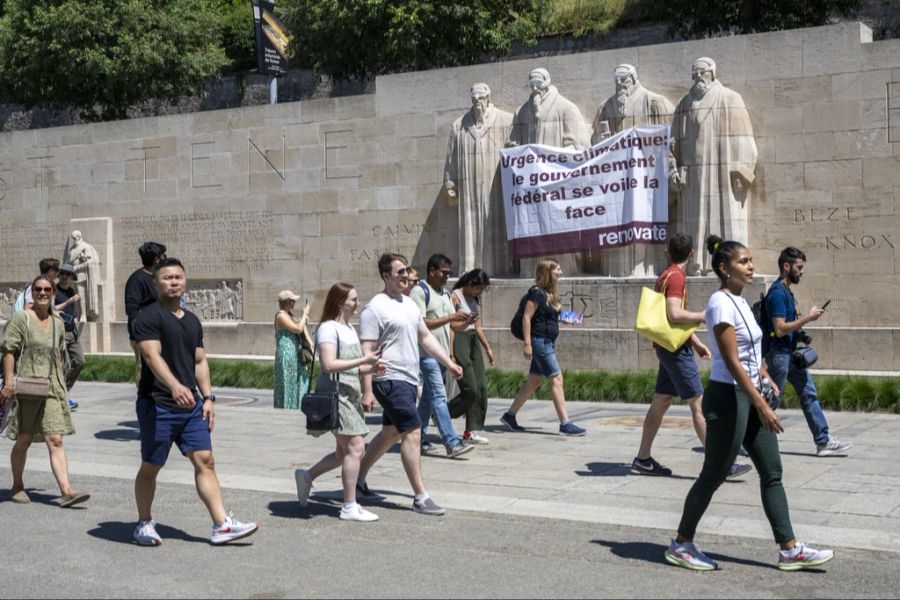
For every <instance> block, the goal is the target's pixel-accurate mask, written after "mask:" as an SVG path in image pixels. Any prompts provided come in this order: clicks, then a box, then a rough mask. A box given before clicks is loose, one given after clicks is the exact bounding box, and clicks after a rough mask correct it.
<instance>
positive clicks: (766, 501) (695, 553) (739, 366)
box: [665, 236, 834, 571]
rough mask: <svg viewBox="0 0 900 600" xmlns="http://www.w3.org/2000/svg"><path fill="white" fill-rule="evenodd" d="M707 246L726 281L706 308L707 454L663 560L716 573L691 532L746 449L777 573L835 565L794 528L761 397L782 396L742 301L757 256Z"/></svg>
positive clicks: (777, 427) (771, 419)
mask: <svg viewBox="0 0 900 600" xmlns="http://www.w3.org/2000/svg"><path fill="white" fill-rule="evenodd" d="M706 244H707V247H708V249H709V253H710V254H711V255H712V265H713V270H714V271H715V273H716V275H717V276H718V277H719V279H720V280H721V282H722V285H721V288H720V289H719V290H718V291H717V292H715V293H713V295H712V296H710V298H709V302H708V303H707V305H706V328H707V330H708V331H709V337H710V342H711V343H710V344H709V348H710V351H711V353H712V361H713V365H712V373H711V374H710V378H709V385H708V386H707V388H706V390H705V391H704V394H703V416H704V417H705V418H706V454H705V455H704V460H703V469H702V471H701V472H700V476H699V477H698V478H697V481H696V482H695V483H694V485H693V486H692V487H691V490H690V491H689V492H688V495H687V498H686V499H685V501H684V512H683V514H682V517H681V523H680V524H679V526H678V535H677V537H676V538H675V539H674V540H672V544H671V545H670V546H669V548H668V549H667V550H666V552H665V558H666V560H667V561H668V562H670V563H672V564H674V565H677V566H680V567H684V568H687V569H694V570H698V571H711V570H714V569H717V568H718V567H719V565H718V563H716V561H714V560H713V559H711V558H710V557H708V556H706V555H705V554H704V553H703V552H702V551H701V550H700V548H698V547H697V545H696V544H694V541H693V540H694V533H695V532H696V530H697V525H698V523H699V522H700V519H701V518H702V517H703V513H704V512H706V508H707V507H708V506H709V503H710V502H711V501H712V497H713V494H714V493H715V492H716V490H717V489H718V488H719V486H720V485H721V484H722V482H723V481H725V478H726V477H727V476H728V471H729V469H730V468H731V465H732V464H734V460H735V458H736V457H737V455H738V451H739V450H740V448H741V446H743V447H744V449H745V450H746V451H747V453H748V454H749V455H750V458H751V460H753V464H754V466H756V471H757V473H759V486H760V492H761V495H762V503H763V508H764V509H765V513H766V517H767V518H768V520H769V525H770V526H771V528H772V534H773V535H774V537H775V542H776V543H777V544H778V545H779V547H780V551H779V553H778V568H779V569H781V570H784V571H795V570H799V569H808V568H810V567H816V566H819V565H822V564H825V563H826V562H828V561H830V560H831V559H832V558H834V552H833V551H831V550H816V549H814V548H810V547H809V546H807V545H805V544H803V543H800V542H798V541H797V540H796V538H795V537H794V531H793V528H792V527H791V517H790V513H789V512H788V502H787V495H786V494H785V491H784V485H783V484H782V481H781V473H782V468H781V455H780V454H779V450H778V437H777V434H779V433H781V432H783V431H784V427H782V425H781V420H780V419H779V418H778V415H777V414H776V413H775V411H774V410H772V408H771V406H770V405H769V402H768V401H767V399H766V398H765V397H764V396H763V393H764V391H765V392H774V393H775V394H776V395H777V394H778V390H777V389H776V388H775V386H774V384H772V383H771V380H770V379H769V374H768V372H767V371H766V366H765V364H764V363H763V362H762V361H761V358H762V357H761V351H762V348H761V341H762V330H761V329H760V328H759V325H757V323H756V320H755V319H754V318H753V310H752V309H751V308H750V305H749V304H748V303H747V300H746V299H744V297H743V296H742V295H741V294H742V292H743V290H744V287H745V286H747V285H750V284H751V283H753V257H752V255H751V254H750V250H748V249H747V248H746V247H745V246H744V245H743V244H741V243H739V242H732V241H729V242H723V241H722V240H721V239H720V238H718V237H716V236H710V237H709V238H708V239H707V241H706Z"/></svg>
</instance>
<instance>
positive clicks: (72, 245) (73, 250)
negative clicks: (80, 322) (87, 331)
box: [66, 230, 100, 321]
mask: <svg viewBox="0 0 900 600" xmlns="http://www.w3.org/2000/svg"><path fill="white" fill-rule="evenodd" d="M66 262H67V263H69V264H71V265H72V266H73V267H75V273H76V274H77V275H78V280H77V281H76V285H77V286H78V293H79V294H81V302H82V314H83V315H85V318H86V319H87V320H88V321H97V320H99V319H100V255H99V254H97V250H96V249H95V248H94V247H93V246H91V245H90V244H88V243H87V242H85V241H84V240H83V239H82V237H81V232H80V231H78V230H75V231H73V232H72V235H71V236H70V238H69V254H68V256H67V257H66Z"/></svg>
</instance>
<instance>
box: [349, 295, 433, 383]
mask: <svg viewBox="0 0 900 600" xmlns="http://www.w3.org/2000/svg"><path fill="white" fill-rule="evenodd" d="M420 326H421V327H424V326H425V321H424V319H422V313H420V312H419V307H417V306H416V303H415V302H413V301H412V300H410V299H409V296H404V295H400V296H397V297H392V296H388V295H387V294H385V293H384V292H381V293H379V294H376V295H375V297H374V298H372V300H370V301H369V303H368V304H366V306H365V308H363V310H362V312H361V313H360V315H359V339H361V340H375V341H377V347H378V348H380V349H381V361H380V362H382V363H384V365H385V366H386V367H387V370H386V371H385V372H384V373H380V374H379V373H376V374H375V375H373V376H372V379H373V380H374V381H388V380H393V381H396V380H400V381H405V382H407V383H411V384H412V385H419V327H420Z"/></svg>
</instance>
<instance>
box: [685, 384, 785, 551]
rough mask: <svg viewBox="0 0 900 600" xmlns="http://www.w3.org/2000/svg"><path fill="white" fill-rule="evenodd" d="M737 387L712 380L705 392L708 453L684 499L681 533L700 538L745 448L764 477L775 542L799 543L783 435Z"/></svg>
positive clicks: (762, 491) (761, 481) (763, 491)
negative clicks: (784, 479)
mask: <svg viewBox="0 0 900 600" xmlns="http://www.w3.org/2000/svg"><path fill="white" fill-rule="evenodd" d="M736 387H737V386H735V385H733V384H727V383H720V382H718V381H710V382H709V385H708V386H707V388H706V391H705V393H704V394H703V416H704V417H706V455H705V458H704V459H703V470H702V471H700V476H699V477H698V478H697V481H695V482H694V485H693V486H692V487H691V491H689V492H688V495H687V498H685V500H684V513H683V514H682V516H681V524H679V525H678V534H679V535H681V536H683V537H684V538H685V539H688V540H692V539H694V534H695V533H696V531H697V524H698V523H699V522H700V519H701V517H703V513H704V512H706V508H707V507H708V506H709V503H710V501H711V500H712V497H713V494H714V493H715V492H716V490H717V489H719V486H720V485H722V482H723V481H725V477H726V476H727V475H728V471H729V469H731V465H733V464H734V459H735V458H737V455H738V451H739V450H740V448H741V445H742V444H743V446H744V448H745V449H746V450H747V453H748V454H749V455H750V459H751V460H752V461H753V465H754V466H755V467H756V471H757V473H759V489H760V494H761V495H762V504H763V509H764V510H765V511H766V517H767V518H768V519H769V525H770V526H771V527H772V533H773V535H774V536H775V541H776V542H778V543H779V544H783V543H784V542H787V541H789V540H792V539H794V531H793V529H792V528H791V516H790V512H789V511H788V502H787V495H786V494H785V493H784V486H783V485H782V483H781V455H780V454H779V453H778V437H777V436H776V435H775V433H773V432H771V431H766V430H765V428H764V427H763V426H762V423H761V422H760V420H759V413H757V412H756V409H755V408H753V406H752V404H751V403H750V399H749V398H748V397H747V395H746V394H744V392H743V391H742V390H738V389H736Z"/></svg>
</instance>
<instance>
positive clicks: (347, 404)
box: [294, 283, 383, 521]
mask: <svg viewBox="0 0 900 600" xmlns="http://www.w3.org/2000/svg"><path fill="white" fill-rule="evenodd" d="M358 307H359V296H358V295H357V293H356V290H355V289H353V286H352V285H350V284H349V283H336V284H334V285H333V286H331V289H330V290H329V291H328V297H327V298H326V299H325V308H324V309H323V310H322V319H321V320H320V322H319V327H318V328H317V329H316V344H317V345H318V350H319V357H320V360H321V364H322V371H321V373H320V374H319V379H318V381H317V382H316V392H325V391H329V390H333V389H335V387H337V390H338V398H339V404H338V413H339V415H340V418H339V423H340V428H339V429H336V430H334V431H332V432H331V433H333V434H334V437H335V438H336V440H337V446H336V447H335V451H334V452H332V453H331V454H328V455H327V456H325V457H324V458H322V460H320V461H319V462H318V463H316V464H315V465H314V466H312V467H311V468H310V469H308V470H307V469H297V470H296V471H295V472H294V480H295V481H296V483H297V499H298V500H299V501H300V506H306V504H307V502H308V500H309V492H310V490H311V489H312V482H313V480H314V479H315V478H316V477H319V476H320V475H323V474H324V473H327V472H328V471H331V470H333V469H336V468H338V467H341V481H342V482H343V486H344V505H343V507H342V508H341V515H340V518H341V519H342V520H344V521H377V520H378V517H377V516H376V515H375V514H373V513H371V512H369V511H367V510H366V509H364V508H363V507H361V506H360V505H359V504H358V503H357V502H356V479H357V476H358V475H359V465H360V461H361V460H362V456H363V453H364V452H365V449H366V445H365V442H364V441H363V438H364V437H365V436H367V435H368V434H369V428H368V427H367V426H366V419H365V417H364V416H363V405H362V390H361V388H360V383H359V376H360V374H361V373H362V374H365V373H368V372H371V371H372V370H373V369H374V370H375V371H380V370H383V367H380V366H379V365H377V363H378V358H379V356H381V351H380V350H376V351H375V352H371V353H369V354H364V353H363V350H362V345H361V344H360V343H359V336H358V335H357V334H356V330H355V329H354V328H353V325H351V324H350V319H351V318H352V317H353V315H354V314H355V313H356V309H357V308H358ZM369 410H371V407H369ZM307 433H309V434H310V435H315V436H318V435H322V434H323V433H325V432H323V431H308V432H307Z"/></svg>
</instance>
